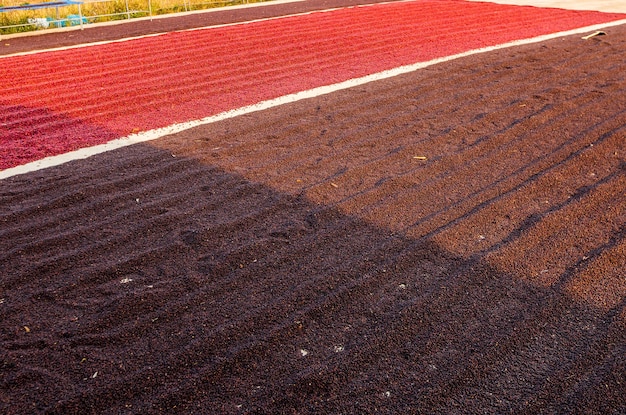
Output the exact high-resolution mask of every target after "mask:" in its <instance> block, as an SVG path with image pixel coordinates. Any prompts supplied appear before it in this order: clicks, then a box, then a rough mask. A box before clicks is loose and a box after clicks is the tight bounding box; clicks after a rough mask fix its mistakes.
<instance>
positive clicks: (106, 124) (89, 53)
mask: <svg viewBox="0 0 626 415" xmlns="http://www.w3.org/2000/svg"><path fill="white" fill-rule="evenodd" d="M621 18H624V15H619V14H606V13H597V12H579V11H566V10H559V9H540V8H535V7H516V6H504V5H497V4H490V3H474V2H463V1H458V0H421V1H412V2H401V3H390V4H378V5H372V6H367V7H353V8H346V9H341V10H334V11H329V12H316V13H312V14H308V15H302V16H293V17H286V18H280V19H274V20H268V21H262V22H256V23H249V24H239V25H234V26H227V27H221V28H213V29H203V30H196V31H188V32H175V33H169V34H165V35H161V36H156V37H148V38H143V39H137V40H132V41H127V42H122V43H111V44H106V45H100V46H90V47H86V48H79V49H71V50H66V51H56V52H46V53H39V54H34V55H28V56H21V57H10V58H5V59H2V60H1V65H0V170H1V169H6V168H9V167H13V166H16V165H19V164H24V163H26V162H29V161H33V160H37V159H40V158H43V157H45V156H49V155H55V154H60V153H64V152H67V151H70V150H74V149H77V148H81V147H86V146H90V145H94V144H100V143H104V142H106V141H109V140H111V139H115V138H119V137H123V136H126V135H128V134H130V133H132V132H138V131H143V130H148V129H153V128H157V127H163V126H167V125H170V124H172V123H176V122H182V121H189V120H193V119H198V118H203V117H206V116H209V115H213V114H216V113H219V112H222V111H225V110H228V109H233V108H237V107H241V106H245V105H249V104H253V103H255V102H259V101H262V100H267V99H271V98H276V97H279V96H281V95H285V94H288V93H293V92H298V91H302V90H306V89H310V88H313V87H317V86H321V85H328V84H332V83H336V82H340V81H344V80H347V79H350V78H354V77H360V76H363V75H367V74H371V73H375V72H379V71H382V70H385V69H390V68H394V67H397V66H401V65H406V64H411V63H416V62H420V61H427V60H431V59H433V58H437V57H443V56H448V55H452V54H455V53H459V52H463V51H467V50H471V49H476V48H480V47H485V46H490V45H497V44H501V43H504V42H508V41H512V40H516V39H524V38H530V37H535V36H538V35H542V34H548V33H554V32H558V31H563V30H568V29H573V28H577V27H583V26H587V25H592V24H596V23H602V22H608V21H611V20H617V19H621Z"/></svg>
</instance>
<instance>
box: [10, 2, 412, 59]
mask: <svg viewBox="0 0 626 415" xmlns="http://www.w3.org/2000/svg"><path fill="white" fill-rule="evenodd" d="M298 1H302V0H298ZM410 1H415V0H400V1H389V2H381V3H370V4H359V5H355V6H347V7H336V8H332V9H323V10H312V11H308V12H302V13H294V14H286V15H282V16H273V17H265V18H262V19H254V20H246V21H244V22H234V23H224V24H219V25H213V26H203V27H193V28H191V29H183V30H175V31H173V32H161V33H151V34H148V35H141V36H132V37H126V38H122V39H115V40H103V41H99V42H91V43H81V44H78V45H70V46H61V47H57V48H49V49H38V50H30V51H26V52H17V53H12V54H8V55H0V59H5V58H12V57H15V56H28V55H36V54H40V53H46V52H57V51H63V50H70V49H82V48H88V47H92V46H100V45H108V44H111V43H122V42H129V41H132V40H138V39H145V38H149V37H157V36H163V35H167V34H170V33H184V32H195V31H199V30H208V29H218V28H221V27H229V26H240V25H246V24H251V23H258V22H265V21H270V20H279V19H286V18H289V17H298V16H306V15H310V14H314V13H328V12H332V11H336V10H342V9H351V8H358V7H369V6H375V5H379V4H389V3H399V2H410ZM252 4H265V3H252ZM169 17H172V15H169ZM131 21H132V20H131Z"/></svg>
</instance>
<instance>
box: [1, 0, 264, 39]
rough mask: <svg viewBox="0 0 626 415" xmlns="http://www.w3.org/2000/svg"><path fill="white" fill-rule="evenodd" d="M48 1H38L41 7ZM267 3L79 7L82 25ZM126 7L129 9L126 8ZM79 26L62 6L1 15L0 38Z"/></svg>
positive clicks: (116, 1)
mask: <svg viewBox="0 0 626 415" xmlns="http://www.w3.org/2000/svg"><path fill="white" fill-rule="evenodd" d="M44 1H47V0H41V2H42V3H43V2H44ZM260 1H267V0H248V1H246V0H150V3H148V0H86V1H85V3H83V4H82V6H81V7H82V14H83V23H84V24H90V23H97V22H105V21H111V20H121V19H129V18H131V19H132V18H136V17H145V16H148V15H149V14H150V9H151V11H152V15H162V14H169V13H180V12H184V11H189V10H202V9H208V8H215V7H224V6H230V5H236V4H242V3H255V2H260ZM28 4H31V3H23V2H22V3H20V2H19V0H5V1H4V2H3V3H2V4H0V7H9V6H17V5H28ZM127 4H128V8H127ZM79 24H80V19H79V18H78V6H76V5H74V6H63V7H59V8H46V9H37V10H16V11H8V12H3V13H0V34H8V33H18V32H29V31H33V30H41V29H51V28H55V27H66V26H75V25H79Z"/></svg>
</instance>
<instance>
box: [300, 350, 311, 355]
mask: <svg viewBox="0 0 626 415" xmlns="http://www.w3.org/2000/svg"><path fill="white" fill-rule="evenodd" d="M300 354H301V355H302V356H306V355H308V354H309V351H308V350H305V349H300Z"/></svg>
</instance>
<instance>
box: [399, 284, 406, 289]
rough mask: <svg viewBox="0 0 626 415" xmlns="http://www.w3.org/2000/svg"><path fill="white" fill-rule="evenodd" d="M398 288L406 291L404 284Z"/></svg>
mask: <svg viewBox="0 0 626 415" xmlns="http://www.w3.org/2000/svg"><path fill="white" fill-rule="evenodd" d="M398 288H400V289H401V290H406V284H400V285H398Z"/></svg>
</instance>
